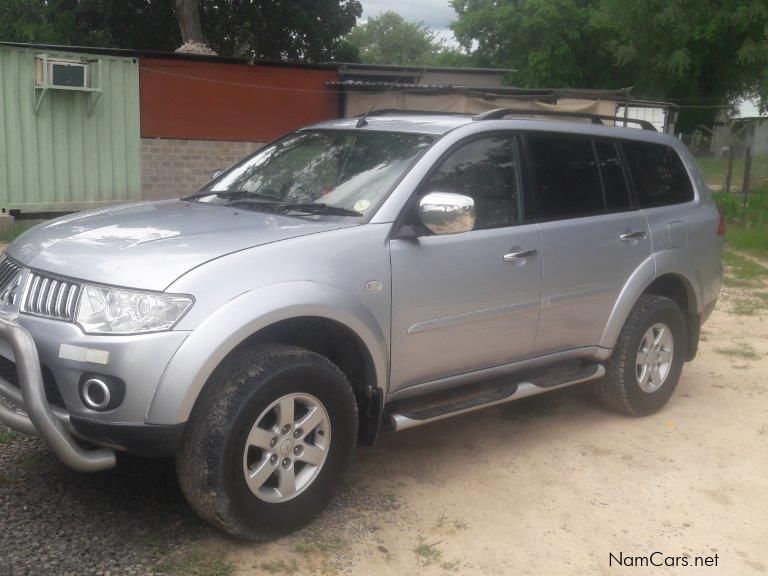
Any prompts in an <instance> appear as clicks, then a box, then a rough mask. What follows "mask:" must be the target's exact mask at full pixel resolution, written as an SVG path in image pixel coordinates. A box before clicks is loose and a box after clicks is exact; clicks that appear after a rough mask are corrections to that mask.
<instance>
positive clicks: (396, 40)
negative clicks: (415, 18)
mask: <svg viewBox="0 0 768 576" xmlns="http://www.w3.org/2000/svg"><path fill="white" fill-rule="evenodd" d="M346 40H347V42H349V44H350V45H352V46H353V47H354V48H356V49H357V51H358V53H359V55H360V60H361V61H362V62H365V63H366V64H404V65H422V66H423V65H433V66H454V67H456V66H468V65H471V63H472V59H471V57H470V56H469V54H468V53H466V52H462V51H460V50H457V49H455V48H449V47H447V46H446V45H445V43H444V42H443V41H442V40H440V39H438V38H437V37H436V36H435V34H434V33H433V32H431V31H430V30H429V28H427V27H426V26H425V25H424V23H423V22H408V21H407V20H405V19H404V18H403V17H402V16H400V15H399V14H397V13H396V12H393V11H391V10H389V11H387V12H382V13H381V14H379V15H378V16H376V17H375V18H370V19H368V20H367V21H366V22H363V23H362V24H358V25H357V26H355V28H354V29H353V30H352V32H350V33H349V35H348V36H347V37H346Z"/></svg>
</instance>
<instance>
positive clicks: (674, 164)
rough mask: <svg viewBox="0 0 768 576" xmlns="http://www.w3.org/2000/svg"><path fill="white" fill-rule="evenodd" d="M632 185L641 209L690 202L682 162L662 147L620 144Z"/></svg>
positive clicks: (691, 189) (670, 149)
mask: <svg viewBox="0 0 768 576" xmlns="http://www.w3.org/2000/svg"><path fill="white" fill-rule="evenodd" d="M622 148H623V149H624V155H625V156H626V157H627V163H628V165H629V171H630V174H632V181H633V182H634V184H635V191H636V192H637V200H638V203H639V204H640V207H641V208H650V207H653V206H665V205H667V204H681V203H683V202H688V201H690V200H693V186H692V185H691V181H690V179H689V178H688V173H687V172H686V171H685V166H683V162H682V160H680V157H679V156H678V155H677V152H675V151H674V150H673V149H672V148H670V147H669V146H665V145H664V144H649V143H647V142H632V141H629V140H627V141H624V142H623V143H622Z"/></svg>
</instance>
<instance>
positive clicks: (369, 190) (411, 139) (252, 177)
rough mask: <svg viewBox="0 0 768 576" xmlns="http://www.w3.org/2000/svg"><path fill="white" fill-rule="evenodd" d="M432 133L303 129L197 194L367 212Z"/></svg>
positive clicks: (254, 204) (259, 205)
mask: <svg viewBox="0 0 768 576" xmlns="http://www.w3.org/2000/svg"><path fill="white" fill-rule="evenodd" d="M432 142H433V138H432V137H431V136H428V135H424V134H401V133H395V132H368V131H356V132H352V131H349V132H347V131H336V130H334V131H331V130H327V131H301V132H296V133H294V134H291V135H289V136H287V137H285V138H283V139H282V140H279V141H277V142H276V143H274V144H271V145H269V146H267V147H266V148H264V149H263V150H260V151H259V152H257V153H256V154H255V155H253V156H252V157H250V158H249V159H247V160H245V161H244V162H242V163H240V164H238V165H237V166H235V167H233V168H232V169H231V170H229V171H228V172H226V173H225V174H223V175H222V176H221V177H220V178H218V179H217V180H214V181H213V182H211V183H210V184H208V185H207V186H206V187H205V188H203V190H202V191H201V192H200V193H199V194H196V195H195V196H193V197H192V198H194V199H195V200H198V201H200V202H209V203H215V204H227V205H233V204H236V205H238V206H241V205H242V207H244V208H252V209H254V210H280V211H284V212H288V211H291V210H295V211H298V212H305V213H310V214H323V213H326V214H334V215H340V216H365V215H367V214H369V213H370V212H371V210H375V209H376V208H377V207H378V206H379V205H380V203H381V202H382V201H383V200H384V198H385V197H386V196H387V194H389V192H390V191H391V190H392V188H393V187H394V185H395V184H396V183H397V182H398V181H399V179H400V178H401V177H402V176H403V175H404V174H405V172H406V171H407V170H408V168H410V167H411V165H413V163H414V162H415V161H416V159H417V158H418V157H419V155H421V153H422V152H424V150H426V149H427V148H428V147H429V146H431V144H432Z"/></svg>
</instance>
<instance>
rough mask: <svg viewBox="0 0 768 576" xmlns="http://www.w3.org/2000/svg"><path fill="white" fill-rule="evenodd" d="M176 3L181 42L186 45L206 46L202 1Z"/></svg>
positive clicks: (193, 0) (180, 0) (185, 0)
mask: <svg viewBox="0 0 768 576" xmlns="http://www.w3.org/2000/svg"><path fill="white" fill-rule="evenodd" d="M174 3H175V4H174V5H175V7H176V19H177V20H178V21H179V29H180V30H181V41H182V42H183V43H185V44H186V43H188V42H190V43H199V44H204V43H205V38H204V37H203V27H202V26H201V25H200V0H174Z"/></svg>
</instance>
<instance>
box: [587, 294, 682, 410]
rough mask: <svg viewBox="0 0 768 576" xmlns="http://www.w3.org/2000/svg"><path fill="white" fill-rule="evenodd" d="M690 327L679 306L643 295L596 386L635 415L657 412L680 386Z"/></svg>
mask: <svg viewBox="0 0 768 576" xmlns="http://www.w3.org/2000/svg"><path fill="white" fill-rule="evenodd" d="M686 336H687V335H686V327H685V320H684V318H683V314H682V312H681V311H680V308H679V307H678V306H677V304H676V303H675V302H674V301H673V300H670V299H669V298H665V297H663V296H655V295H652V294H646V295H643V296H641V297H640V298H639V299H638V301H637V303H636V304H635V307H634V308H633V309H632V312H631V313H630V315H629V317H628V318H627V321H626V322H625V324H624V327H623V328H622V331H621V334H620V335H619V338H618V340H617V342H616V347H615V348H614V351H613V355H612V356H611V358H610V359H609V360H608V362H606V375H605V377H604V378H602V379H601V380H600V381H598V382H597V383H596V384H595V390H596V392H597V395H598V397H599V398H600V399H601V400H602V401H603V403H604V404H606V405H607V406H609V407H610V408H613V409H615V410H619V411H620V412H624V413H625V414H630V415H633V416H644V415H646V414H652V413H653V412H656V411H657V410H659V409H660V408H661V407H662V406H664V405H665V404H666V403H667V401H668V400H669V398H670V397H671V396H672V393H673V392H674V391H675V388H676V387H677V382H678V380H679V379H680V374H681V372H682V369H683V364H684V362H685V350H686Z"/></svg>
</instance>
